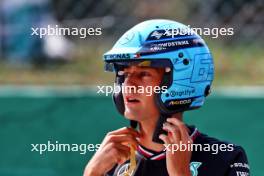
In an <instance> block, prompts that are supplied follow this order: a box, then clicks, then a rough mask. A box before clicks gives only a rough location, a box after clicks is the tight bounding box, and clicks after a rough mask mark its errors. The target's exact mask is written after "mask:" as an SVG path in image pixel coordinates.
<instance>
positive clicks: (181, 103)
mask: <svg viewBox="0 0 264 176" xmlns="http://www.w3.org/2000/svg"><path fill="white" fill-rule="evenodd" d="M191 102H192V99H186V100H175V101H170V103H169V106H173V105H185V104H190V103H191Z"/></svg>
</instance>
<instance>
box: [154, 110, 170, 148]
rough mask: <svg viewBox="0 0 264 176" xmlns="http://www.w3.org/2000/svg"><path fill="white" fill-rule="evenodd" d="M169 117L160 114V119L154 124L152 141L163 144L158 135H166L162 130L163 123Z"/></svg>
mask: <svg viewBox="0 0 264 176" xmlns="http://www.w3.org/2000/svg"><path fill="white" fill-rule="evenodd" d="M169 117H170V115H165V114H160V117H159V119H158V122H157V124H156V128H155V131H154V133H153V137H152V141H153V142H156V143H159V144H163V143H164V142H163V141H162V140H161V139H160V138H159V135H161V134H167V131H165V130H163V128H162V127H163V123H164V122H166V120H167V118H169Z"/></svg>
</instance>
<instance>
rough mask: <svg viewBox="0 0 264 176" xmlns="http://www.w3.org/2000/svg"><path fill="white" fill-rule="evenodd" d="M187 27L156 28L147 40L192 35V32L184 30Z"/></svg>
mask: <svg viewBox="0 0 264 176" xmlns="http://www.w3.org/2000/svg"><path fill="white" fill-rule="evenodd" d="M187 29H188V28H182V29H158V30H155V31H153V32H151V33H150V34H149V36H148V38H147V41H148V40H160V39H167V38H175V37H179V36H191V35H194V33H193V32H189V33H188V32H185V31H187Z"/></svg>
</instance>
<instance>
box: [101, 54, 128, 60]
mask: <svg viewBox="0 0 264 176" xmlns="http://www.w3.org/2000/svg"><path fill="white" fill-rule="evenodd" d="M104 57H105V59H130V54H108V55H105V56H104Z"/></svg>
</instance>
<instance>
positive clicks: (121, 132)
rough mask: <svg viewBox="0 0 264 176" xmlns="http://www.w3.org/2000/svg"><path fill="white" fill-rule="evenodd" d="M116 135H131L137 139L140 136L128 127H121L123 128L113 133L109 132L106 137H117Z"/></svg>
mask: <svg viewBox="0 0 264 176" xmlns="http://www.w3.org/2000/svg"><path fill="white" fill-rule="evenodd" d="M118 134H131V135H133V136H135V137H139V136H140V134H139V132H138V131H136V130H134V129H132V128H129V127H123V128H120V129H118V130H115V131H112V132H109V133H108V135H118Z"/></svg>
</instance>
